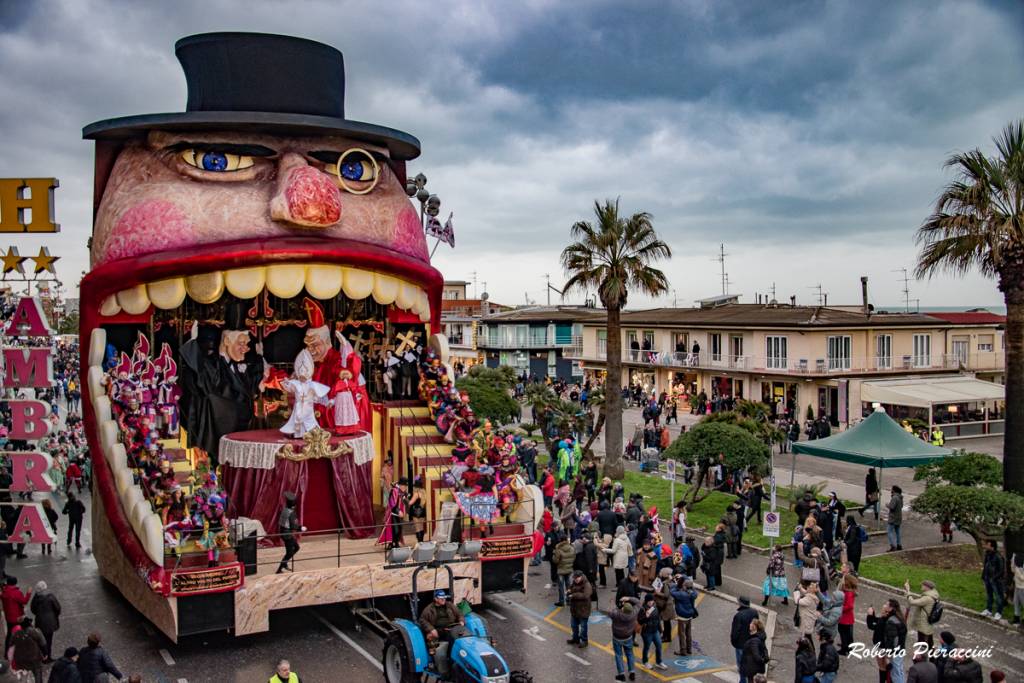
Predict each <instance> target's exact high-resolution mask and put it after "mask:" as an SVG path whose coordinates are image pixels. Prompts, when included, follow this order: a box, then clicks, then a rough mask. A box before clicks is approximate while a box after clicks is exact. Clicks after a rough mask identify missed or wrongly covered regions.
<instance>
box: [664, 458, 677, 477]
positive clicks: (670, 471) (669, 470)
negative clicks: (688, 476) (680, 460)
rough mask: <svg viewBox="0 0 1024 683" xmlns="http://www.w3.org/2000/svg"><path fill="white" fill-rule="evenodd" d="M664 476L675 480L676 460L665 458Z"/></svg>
mask: <svg viewBox="0 0 1024 683" xmlns="http://www.w3.org/2000/svg"><path fill="white" fill-rule="evenodd" d="M665 478H666V479H670V480H672V481H675V480H676V461H675V460H671V459H670V460H666V461H665Z"/></svg>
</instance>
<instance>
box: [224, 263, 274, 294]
mask: <svg viewBox="0 0 1024 683" xmlns="http://www.w3.org/2000/svg"><path fill="white" fill-rule="evenodd" d="M266 281H267V269H266V268H264V267H263V266H257V267H256V268H238V269H235V270H229V271H228V272H226V273H224V285H225V286H226V287H227V288H228V291H229V292H231V293H232V294H234V295H235V296H237V297H238V298H239V299H251V298H253V297H254V296H256V295H257V294H259V293H260V291H262V290H263V285H264V284H265V283H266Z"/></svg>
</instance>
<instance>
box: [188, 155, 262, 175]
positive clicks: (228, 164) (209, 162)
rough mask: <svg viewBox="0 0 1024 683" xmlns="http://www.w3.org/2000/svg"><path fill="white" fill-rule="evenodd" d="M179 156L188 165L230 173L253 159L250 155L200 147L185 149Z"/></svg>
mask: <svg viewBox="0 0 1024 683" xmlns="http://www.w3.org/2000/svg"><path fill="white" fill-rule="evenodd" d="M181 158H182V160H183V161H184V162H185V163H186V164H188V165H189V166H194V167H195V168H198V169H200V170H202V171H209V172H210V173H230V172H231V171H240V170H242V169H244V168H249V167H251V166H252V165H253V159H252V157H250V156H244V155H241V154H229V153H227V152H215V151H207V150H202V149H186V150H184V151H183V152H182V153H181Z"/></svg>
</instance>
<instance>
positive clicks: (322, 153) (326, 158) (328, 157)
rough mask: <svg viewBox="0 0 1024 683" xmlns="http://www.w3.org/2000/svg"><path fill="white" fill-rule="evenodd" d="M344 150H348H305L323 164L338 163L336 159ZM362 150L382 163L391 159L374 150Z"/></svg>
mask: <svg viewBox="0 0 1024 683" xmlns="http://www.w3.org/2000/svg"><path fill="white" fill-rule="evenodd" d="M346 151H348V150H340V151H339V150H334V149H317V150H313V151H311V152H306V155H307V156H310V157H312V158H314V159H316V160H317V161H321V162H323V163H325V164H336V163H338V159H340V158H341V155H342V154H344V153H345V152H346ZM364 151H365V152H366V153H367V154H369V155H370V156H372V157H373V158H374V159H376V160H377V163H381V164H384V163H389V162H390V161H391V159H389V158H388V157H387V156H385V155H384V154H381V153H380V152H374V151H370V150H364Z"/></svg>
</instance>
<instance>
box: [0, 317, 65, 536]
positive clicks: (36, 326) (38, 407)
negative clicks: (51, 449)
mask: <svg viewBox="0 0 1024 683" xmlns="http://www.w3.org/2000/svg"><path fill="white" fill-rule="evenodd" d="M52 334H53V330H51V329H50V326H49V325H48V324H47V322H46V316H45V313H44V312H43V307H42V304H40V302H39V299H37V298H36V297H24V298H22V299H21V301H19V302H18V308H17V310H16V311H15V312H14V316H13V317H12V318H11V321H10V323H9V324H8V325H7V326H6V327H5V328H4V330H3V335H4V337H6V338H9V339H14V338H18V337H34V338H37V339H38V338H45V339H49V338H50V336H51V335H52ZM3 361H4V372H3V386H4V388H5V389H12V388H13V389H15V390H17V389H26V388H32V389H43V388H46V387H50V386H53V359H52V357H51V351H50V348H49V346H47V347H44V348H24V347H14V348H8V347H7V346H6V345H4V349H3ZM7 404H8V405H9V406H10V409H11V430H10V432H9V434H8V438H9V439H10V440H11V441H28V442H33V441H38V440H39V439H43V438H45V437H46V435H47V434H49V433H50V427H51V423H50V421H49V420H48V419H47V418H48V416H49V409H48V407H47V405H46V404H45V403H44V402H42V401H37V400H34V399H13V400H10V401H8V402H7ZM2 455H3V456H4V457H6V458H9V459H10V461H11V476H12V479H13V482H12V483H11V488H10V491H11V492H12V493H25V492H32V491H45V492H52V491H53V490H54V485H53V482H52V481H51V480H50V477H49V475H48V474H47V472H48V471H49V469H50V466H51V465H52V464H53V461H52V459H51V458H50V456H49V455H48V454H47V453H40V452H33V451H6V452H4V453H3V454H2ZM4 505H17V506H19V507H20V508H21V511H20V512H19V513H18V521H17V523H16V524H15V525H14V528H13V529H8V534H9V538H8V542H9V543H53V537H52V536H50V533H49V530H48V529H47V525H46V524H45V523H44V521H43V512H42V506H41V505H40V504H39V503H37V502H10V503H4Z"/></svg>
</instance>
